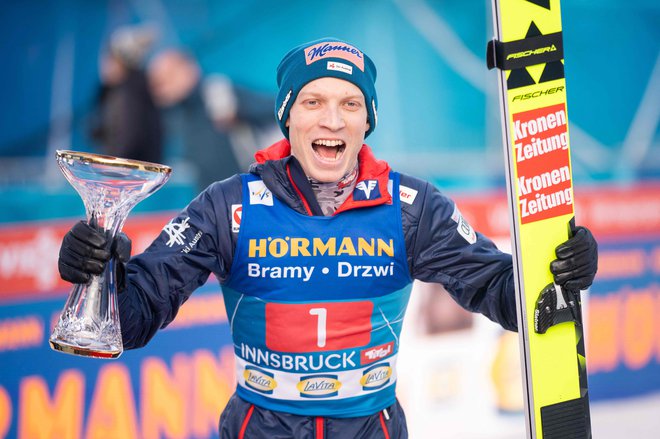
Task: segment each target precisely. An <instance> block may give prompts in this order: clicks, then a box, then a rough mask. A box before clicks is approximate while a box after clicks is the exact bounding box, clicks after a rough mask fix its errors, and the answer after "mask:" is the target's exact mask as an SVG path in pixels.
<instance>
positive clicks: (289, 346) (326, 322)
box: [266, 301, 374, 352]
mask: <svg viewBox="0 0 660 439" xmlns="http://www.w3.org/2000/svg"><path fill="white" fill-rule="evenodd" d="M373 308H374V305H373V303H372V302H370V301H358V302H323V303H300V304H298V303H267V304H266V346H267V347H268V349H271V350H273V351H279V352H317V351H335V350H341V349H352V348H358V347H362V346H366V345H368V344H369V341H370V340H371V329H372V327H371V315H372V313H373Z"/></svg>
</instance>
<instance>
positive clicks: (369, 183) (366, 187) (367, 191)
mask: <svg viewBox="0 0 660 439" xmlns="http://www.w3.org/2000/svg"><path fill="white" fill-rule="evenodd" d="M356 187H357V188H358V189H360V190H361V191H362V192H364V195H365V197H366V199H367V200H368V199H370V197H371V191H372V190H374V188H375V187H376V180H365V181H361V182H359V183H358V184H357V186H356Z"/></svg>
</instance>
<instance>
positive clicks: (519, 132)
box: [512, 104, 573, 224]
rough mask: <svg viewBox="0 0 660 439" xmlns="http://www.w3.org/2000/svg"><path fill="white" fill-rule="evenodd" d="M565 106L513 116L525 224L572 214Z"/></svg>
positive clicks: (519, 187) (522, 217) (517, 183)
mask: <svg viewBox="0 0 660 439" xmlns="http://www.w3.org/2000/svg"><path fill="white" fill-rule="evenodd" d="M567 127H568V117H567V115H566V106H565V104H559V105H553V106H550V107H544V108H538V109H535V110H530V111H524V112H521V113H516V114H514V115H513V127H512V132H513V142H514V153H515V161H516V169H517V175H516V178H517V180H516V189H517V191H518V207H519V213H520V221H521V223H522V224H526V223H531V222H534V221H539V220H543V219H547V218H554V217H557V216H561V215H565V214H570V213H572V212H573V191H572V184H571V166H570V158H569V149H568V130H567Z"/></svg>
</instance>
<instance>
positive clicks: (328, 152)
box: [312, 139, 346, 161]
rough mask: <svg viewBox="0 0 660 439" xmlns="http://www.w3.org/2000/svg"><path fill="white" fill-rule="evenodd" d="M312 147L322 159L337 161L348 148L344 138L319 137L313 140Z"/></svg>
mask: <svg viewBox="0 0 660 439" xmlns="http://www.w3.org/2000/svg"><path fill="white" fill-rule="evenodd" d="M312 149H314V152H315V153H316V155H317V156H318V157H320V158H321V159H323V160H332V161H335V160H339V158H341V156H342V154H343V153H344V150H345V149H346V143H344V142H343V141H342V140H327V139H318V140H315V141H313V142H312Z"/></svg>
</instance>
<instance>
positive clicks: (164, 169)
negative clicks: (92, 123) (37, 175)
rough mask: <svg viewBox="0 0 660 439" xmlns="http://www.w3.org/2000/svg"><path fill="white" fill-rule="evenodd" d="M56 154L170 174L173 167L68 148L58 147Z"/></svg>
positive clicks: (58, 156)
mask: <svg viewBox="0 0 660 439" xmlns="http://www.w3.org/2000/svg"><path fill="white" fill-rule="evenodd" d="M55 155H56V156H57V158H59V159H68V160H84V161H86V162H90V163H93V164H101V165H107V166H116V167H120V168H134V169H138V170H140V171H150V172H158V173H162V174H169V173H171V172H172V168H170V167H169V166H167V165H161V164H159V163H152V162H145V161H142V160H134V159H125V158H122V157H115V156H111V155H105V154H97V153H93V152H82V151H72V150H67V149H58V150H56V151H55Z"/></svg>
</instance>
